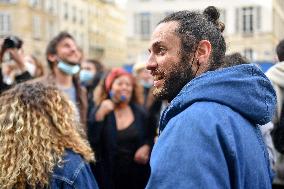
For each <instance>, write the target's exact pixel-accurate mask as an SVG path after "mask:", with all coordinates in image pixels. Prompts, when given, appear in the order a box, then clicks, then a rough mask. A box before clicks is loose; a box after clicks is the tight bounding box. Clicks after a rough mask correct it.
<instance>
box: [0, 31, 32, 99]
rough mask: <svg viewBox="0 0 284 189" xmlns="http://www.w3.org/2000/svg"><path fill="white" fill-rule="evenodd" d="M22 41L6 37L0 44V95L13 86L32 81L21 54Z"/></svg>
mask: <svg viewBox="0 0 284 189" xmlns="http://www.w3.org/2000/svg"><path fill="white" fill-rule="evenodd" d="M22 46H23V41H22V40H21V39H20V38H18V37H17V36H7V37H6V38H5V39H3V41H1V42H0V94H1V93H2V92H3V91H5V90H7V89H9V88H11V87H12V86H13V85H15V84H18V83H21V82H23V81H27V80H30V79H33V76H32V74H30V70H29V66H28V65H29V64H28V62H27V61H26V60H25V55H24V53H23V48H22Z"/></svg>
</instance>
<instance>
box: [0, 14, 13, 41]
mask: <svg viewBox="0 0 284 189" xmlns="http://www.w3.org/2000/svg"><path fill="white" fill-rule="evenodd" d="M9 33H11V17H10V14H8V13H0V35H1V36H5V35H8V34H9Z"/></svg>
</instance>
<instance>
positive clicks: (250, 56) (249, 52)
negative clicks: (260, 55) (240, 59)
mask: <svg viewBox="0 0 284 189" xmlns="http://www.w3.org/2000/svg"><path fill="white" fill-rule="evenodd" d="M243 55H244V57H246V59H248V60H249V61H253V60H254V59H255V57H254V51H253V49H251V48H247V49H245V50H244V52H243Z"/></svg>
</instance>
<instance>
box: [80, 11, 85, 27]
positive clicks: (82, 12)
mask: <svg viewBox="0 0 284 189" xmlns="http://www.w3.org/2000/svg"><path fill="white" fill-rule="evenodd" d="M80 24H81V25H83V24H84V11H83V10H80Z"/></svg>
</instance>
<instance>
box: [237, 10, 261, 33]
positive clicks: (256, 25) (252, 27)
mask: <svg viewBox="0 0 284 189" xmlns="http://www.w3.org/2000/svg"><path fill="white" fill-rule="evenodd" d="M260 29H261V7H243V8H237V9H236V31H237V33H243V34H252V33H254V32H256V31H260Z"/></svg>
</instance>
